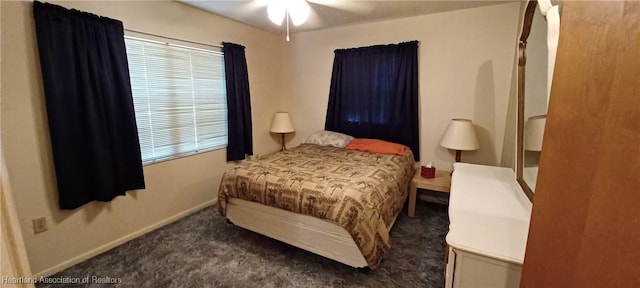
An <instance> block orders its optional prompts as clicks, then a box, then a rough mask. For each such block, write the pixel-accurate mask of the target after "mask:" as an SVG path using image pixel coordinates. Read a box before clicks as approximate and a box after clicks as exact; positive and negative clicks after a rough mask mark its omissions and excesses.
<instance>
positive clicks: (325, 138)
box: [302, 130, 354, 148]
mask: <svg viewBox="0 0 640 288" xmlns="http://www.w3.org/2000/svg"><path fill="white" fill-rule="evenodd" d="M353 139H354V138H353V137H351V136H349V135H347V134H342V133H338V132H333V131H326V130H323V131H318V132H315V133H313V134H311V136H309V137H307V139H304V141H302V143H307V144H316V145H322V146H333V147H338V148H344V147H345V146H347V144H349V142H351V140H353Z"/></svg>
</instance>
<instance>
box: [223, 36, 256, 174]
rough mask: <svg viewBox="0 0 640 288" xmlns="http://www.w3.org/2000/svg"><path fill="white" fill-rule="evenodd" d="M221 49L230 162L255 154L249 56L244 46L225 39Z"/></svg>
mask: <svg viewBox="0 0 640 288" xmlns="http://www.w3.org/2000/svg"><path fill="white" fill-rule="evenodd" d="M222 52H224V73H225V78H226V81H227V113H228V119H227V120H228V121H227V125H228V128H229V129H228V145H227V161H233V160H242V159H244V158H245V157H246V155H253V136H252V128H251V125H252V124H251V96H250V94H249V73H248V72H247V59H246V58H245V54H244V46H242V45H238V44H233V43H227V42H223V43H222Z"/></svg>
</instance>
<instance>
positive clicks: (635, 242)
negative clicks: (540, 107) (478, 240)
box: [521, 1, 640, 288]
mask: <svg viewBox="0 0 640 288" xmlns="http://www.w3.org/2000/svg"><path fill="white" fill-rule="evenodd" d="M546 125H547V126H546V130H545V136H544V144H543V148H542V149H543V152H542V155H541V162H540V171H539V176H538V177H539V178H538V183H537V187H536V194H535V197H534V201H533V212H532V219H531V226H530V230H529V231H530V232H529V240H528V243H527V251H526V255H525V260H524V268H523V275H522V282H521V287H532V288H540V287H545V288H547V287H562V288H569V287H580V288H583V287H640V2H639V1H594V2H581V1H566V2H563V7H562V15H561V30H560V43H559V47H558V55H557V62H556V68H555V75H554V78H553V87H552V91H551V99H550V105H549V112H548V117H547V124H546Z"/></svg>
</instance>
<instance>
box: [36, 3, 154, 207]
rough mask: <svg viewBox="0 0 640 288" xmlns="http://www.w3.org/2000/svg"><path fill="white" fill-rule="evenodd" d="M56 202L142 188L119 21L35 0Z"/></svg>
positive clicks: (83, 200)
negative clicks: (54, 172)
mask: <svg viewBox="0 0 640 288" xmlns="http://www.w3.org/2000/svg"><path fill="white" fill-rule="evenodd" d="M33 15H34V18H35V24H36V35H37V41H38V50H39V55H40V66H41V69H42V80H43V84H44V92H45V98H46V106H47V117H48V120H49V121H48V122H49V132H50V136H51V145H52V150H53V158H54V159H53V160H54V165H55V170H56V178H57V184H58V193H59V204H60V208H61V209H74V208H77V207H79V206H81V205H83V204H85V203H87V202H90V201H94V200H98V201H110V200H112V199H113V198H114V197H115V196H118V195H124V194H125V192H126V191H127V190H133V189H143V188H145V183H144V176H143V173H142V161H141V156H140V144H139V141H138V132H137V129H136V120H135V114H134V110H133V99H132V97H131V84H130V81H129V68H128V66H127V54H126V50H125V46H124V31H123V26H122V22H120V21H118V20H113V19H109V18H105V17H100V16H96V15H93V14H89V13H85V12H80V11H77V10H68V9H65V8H63V7H60V6H56V5H52V4H47V3H41V2H34V3H33Z"/></svg>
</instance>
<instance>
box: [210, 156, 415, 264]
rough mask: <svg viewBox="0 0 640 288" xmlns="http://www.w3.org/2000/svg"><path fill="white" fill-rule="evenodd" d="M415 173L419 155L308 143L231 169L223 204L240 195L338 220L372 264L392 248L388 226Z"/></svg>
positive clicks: (220, 196)
mask: <svg viewBox="0 0 640 288" xmlns="http://www.w3.org/2000/svg"><path fill="white" fill-rule="evenodd" d="M413 174H414V160H413V154H411V153H410V152H409V153H408V154H407V155H405V156H399V155H389V154H374V153H368V152H361V151H355V150H347V149H343V148H336V147H331V146H319V145H314V144H302V145H300V146H297V147H295V148H292V149H290V150H287V151H284V152H279V153H275V154H272V155H269V156H266V157H264V158H262V159H260V160H255V161H252V160H250V161H246V162H245V163H243V164H241V165H238V166H236V167H234V168H232V169H231V170H229V171H227V172H226V173H225V174H224V175H223V177H222V182H221V183H220V191H219V193H218V200H219V201H218V207H219V210H220V213H221V214H222V215H225V209H226V204H227V199H229V198H240V199H244V200H248V201H253V202H258V203H262V204H264V205H269V206H272V207H276V208H280V209H284V210H288V211H291V212H295V213H300V214H305V215H310V216H314V217H318V218H321V219H325V220H328V221H331V222H334V223H336V224H338V225H340V226H341V227H343V228H345V229H346V230H347V231H348V232H349V233H350V234H351V236H352V237H353V239H354V241H355V243H356V245H357V246H358V247H359V248H360V251H361V252H362V255H363V256H364V258H365V259H366V260H367V263H368V264H369V267H371V268H375V267H376V266H377V265H378V264H379V263H380V261H381V260H382V256H383V255H384V253H386V252H387V251H388V250H389V249H390V248H391V243H390V240H389V233H388V226H389V225H391V224H392V223H391V222H392V221H393V220H394V218H395V216H396V215H397V214H398V213H400V211H401V210H402V207H403V205H404V201H405V199H406V196H407V191H408V187H409V182H410V181H411V178H412V177H413Z"/></svg>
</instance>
